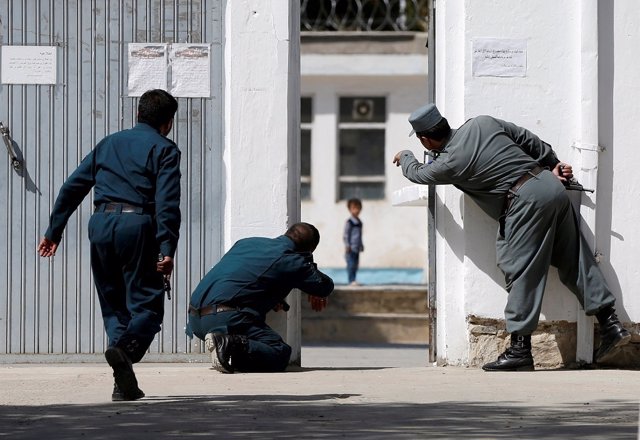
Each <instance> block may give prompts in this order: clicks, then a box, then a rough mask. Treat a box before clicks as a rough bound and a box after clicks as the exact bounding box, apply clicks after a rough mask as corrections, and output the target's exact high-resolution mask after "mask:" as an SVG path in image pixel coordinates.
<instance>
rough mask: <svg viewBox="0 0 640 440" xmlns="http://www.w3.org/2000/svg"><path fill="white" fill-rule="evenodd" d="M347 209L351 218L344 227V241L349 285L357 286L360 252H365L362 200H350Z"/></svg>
mask: <svg viewBox="0 0 640 440" xmlns="http://www.w3.org/2000/svg"><path fill="white" fill-rule="evenodd" d="M347 209H349V213H350V214H351V217H349V218H348V219H347V222H346V224H345V225H344V235H343V236H342V240H343V241H344V246H345V259H346V260H347V275H348V278H349V284H350V285H352V286H357V285H358V283H357V282H356V272H358V263H359V260H360V252H362V251H364V246H363V245H362V222H361V221H360V217H358V216H359V215H360V211H362V202H361V201H360V199H349V201H347Z"/></svg>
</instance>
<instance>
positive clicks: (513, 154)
mask: <svg viewBox="0 0 640 440" xmlns="http://www.w3.org/2000/svg"><path fill="white" fill-rule="evenodd" d="M558 162H559V160H558V158H557V157H556V155H555V153H554V152H553V149H552V148H551V146H550V145H549V144H547V143H545V142H543V141H542V140H540V138H538V136H536V135H535V134H533V133H531V132H530V131H528V130H527V129H525V128H522V127H518V126H517V125H515V124H513V123H511V122H506V121H503V120H500V119H496V118H493V117H491V116H478V117H476V118H472V119H469V120H468V121H467V122H466V123H465V124H464V125H462V126H461V127H460V128H458V129H457V130H452V131H451V136H450V137H449V139H448V140H446V141H445V143H444V144H443V147H442V148H441V150H440V154H439V155H438V156H437V157H436V158H435V159H434V160H433V162H431V163H429V164H422V163H420V162H419V161H418V160H417V159H416V158H415V156H414V155H413V153H412V152H411V151H409V150H405V151H402V152H401V153H400V166H401V167H402V173H403V174H404V176H405V177H406V178H407V179H409V180H410V181H412V182H414V183H425V184H436V185H442V184H453V185H454V186H455V187H456V188H458V189H460V190H461V191H463V192H464V193H466V194H468V195H469V196H470V197H471V198H472V199H473V200H474V201H475V202H476V203H477V204H478V205H479V206H480V208H482V210H483V211H485V212H486V213H487V214H489V215H490V216H491V217H493V218H495V219H498V218H499V217H500V214H501V212H502V207H503V204H504V198H505V195H506V193H507V191H509V188H511V186H513V184H514V183H515V182H516V181H517V180H518V179H519V178H520V177H521V176H522V175H523V174H524V173H526V172H527V171H529V170H531V169H533V168H534V167H535V166H536V165H540V166H542V167H548V168H549V169H553V168H554V167H555V166H556V165H557V164H558Z"/></svg>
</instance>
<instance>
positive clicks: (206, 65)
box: [169, 43, 211, 98]
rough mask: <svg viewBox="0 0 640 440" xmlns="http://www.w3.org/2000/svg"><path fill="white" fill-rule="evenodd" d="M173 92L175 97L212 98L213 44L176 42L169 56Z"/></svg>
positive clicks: (171, 91)
mask: <svg viewBox="0 0 640 440" xmlns="http://www.w3.org/2000/svg"><path fill="white" fill-rule="evenodd" d="M169 63H170V64H171V90H170V91H169V93H171V94H172V95H173V96H175V97H183V98H210V97H211V91H210V84H211V78H210V65H211V45H209V44H195V43H174V44H172V45H171V54H170V56H169Z"/></svg>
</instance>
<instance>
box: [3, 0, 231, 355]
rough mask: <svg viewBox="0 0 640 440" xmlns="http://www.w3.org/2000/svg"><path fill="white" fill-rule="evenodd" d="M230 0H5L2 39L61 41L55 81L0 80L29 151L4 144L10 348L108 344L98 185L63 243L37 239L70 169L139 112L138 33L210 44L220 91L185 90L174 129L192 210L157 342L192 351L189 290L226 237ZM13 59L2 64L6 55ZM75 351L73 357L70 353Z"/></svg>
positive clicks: (80, 350) (61, 349)
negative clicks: (46, 251) (95, 198)
mask: <svg viewBox="0 0 640 440" xmlns="http://www.w3.org/2000/svg"><path fill="white" fill-rule="evenodd" d="M222 16H223V13H222V6H221V1H220V0H208V1H207V0H137V1H135V0H103V1H99V0H0V45H2V46H7V45H25V46H33V45H42V46H56V47H57V51H58V52H57V56H58V58H57V60H58V61H57V77H58V78H57V83H56V84H55V85H8V84H1V85H0V121H2V122H3V123H4V125H5V126H7V127H8V128H9V129H10V130H11V135H12V137H13V139H14V141H15V143H14V147H15V148H16V151H17V152H18V153H19V154H20V155H22V157H23V159H24V167H23V170H22V172H16V171H15V170H14V169H13V168H12V166H11V164H10V161H9V157H8V155H6V154H5V153H0V156H2V157H4V158H5V159H2V160H0V206H2V208H3V209H2V211H3V212H1V213H0V255H3V256H5V261H4V262H3V263H2V264H0V354H4V355H5V357H6V355H16V354H32V353H33V354H50V353H57V354H65V355H75V354H90V353H101V352H102V351H103V350H104V348H105V346H106V336H105V334H104V330H103V324H102V319H101V315H100V310H99V304H98V301H97V298H96V295H95V288H94V285H93V280H92V276H91V268H90V263H89V242H88V239H87V222H88V219H89V217H90V216H91V211H92V206H93V205H92V200H91V197H87V199H85V201H84V202H83V203H82V205H81V206H80V207H79V208H78V210H77V211H76V213H75V214H74V215H73V216H72V217H71V219H70V220H69V223H68V225H67V228H66V230H65V234H64V237H63V241H62V242H61V245H60V248H59V250H58V253H57V255H56V256H55V257H54V258H52V259H50V260H47V259H41V258H40V257H38V255H37V253H36V251H35V250H36V246H37V243H38V241H39V240H40V238H41V236H42V234H43V233H44V231H45V229H46V227H47V224H48V216H49V213H50V211H51V208H52V207H53V203H54V201H55V197H56V196H57V193H58V191H59V189H60V186H61V185H62V183H63V182H64V180H65V179H66V178H67V176H68V175H69V174H70V173H71V172H72V171H73V170H74V169H75V168H76V166H77V165H78V164H79V163H80V161H81V160H82V158H83V157H84V156H85V155H86V154H87V153H89V151H91V149H92V148H93V146H94V145H95V144H96V143H97V142H98V141H99V140H100V139H102V138H103V137H104V136H106V135H107V134H109V133H112V132H115V131H118V130H121V129H124V128H129V127H131V126H133V125H134V124H135V120H136V109H137V99H135V98H130V97H128V96H127V44H128V43H132V42H137V43H143V42H166V43H171V42H181V43H184V42H190V43H210V44H211V49H212V51H211V53H212V56H211V90H212V97H211V98H178V103H179V108H178V113H177V115H176V120H175V124H174V129H173V131H172V133H171V135H170V137H171V138H172V139H174V140H175V141H176V143H177V144H178V146H179V147H180V149H181V150H182V164H181V168H182V203H181V209H182V216H183V222H182V227H181V231H180V237H181V238H180V241H179V245H178V251H177V253H176V270H175V273H174V276H173V280H172V284H173V291H172V294H173V295H172V296H173V299H172V300H171V302H167V303H166V304H165V305H166V312H165V319H164V325H163V329H162V331H161V333H159V335H158V336H157V337H156V341H155V342H154V344H153V345H152V347H151V351H152V353H159V354H167V353H189V352H190V351H191V344H190V343H189V341H188V339H187V338H186V336H185V335H184V327H185V325H186V309H187V304H188V298H189V294H190V292H191V291H192V289H193V288H194V287H195V286H196V284H197V283H198V282H199V280H200V279H201V278H202V276H203V275H204V273H206V271H207V269H208V268H209V267H210V266H211V264H212V263H214V262H215V261H217V260H218V259H219V258H220V252H221V249H222V244H221V243H222V238H221V229H222V228H221V225H222V212H221V206H222V181H221V176H222V165H221V164H222V160H221V159H222V151H221V146H222V135H221V132H222V119H221V118H222V116H221V115H223V111H222V99H221V96H222V76H223V69H222V66H223V52H222V43H221V41H222V32H223V30H222ZM0 68H2V66H0ZM71 358H73V357H71Z"/></svg>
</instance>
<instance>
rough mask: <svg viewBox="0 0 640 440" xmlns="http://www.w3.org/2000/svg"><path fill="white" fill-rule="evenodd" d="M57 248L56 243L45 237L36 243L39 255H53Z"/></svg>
mask: <svg viewBox="0 0 640 440" xmlns="http://www.w3.org/2000/svg"><path fill="white" fill-rule="evenodd" d="M57 249H58V243H54V242H53V241H51V240H49V239H48V238H47V237H44V238H43V239H42V240H40V244H39V245H38V253H39V254H40V256H41V257H53V256H54V255H55V254H56V250H57Z"/></svg>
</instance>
